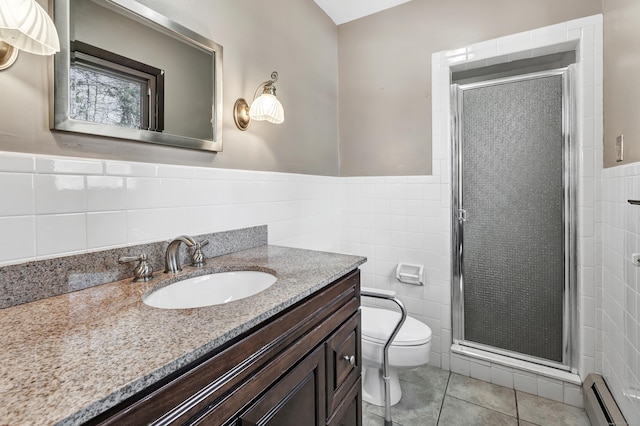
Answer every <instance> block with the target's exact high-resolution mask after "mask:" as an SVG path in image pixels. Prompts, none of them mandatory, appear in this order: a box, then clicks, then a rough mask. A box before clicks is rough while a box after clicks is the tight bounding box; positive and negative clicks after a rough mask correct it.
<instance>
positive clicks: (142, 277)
mask: <svg viewBox="0 0 640 426" xmlns="http://www.w3.org/2000/svg"><path fill="white" fill-rule="evenodd" d="M129 262H140V263H138V264H137V265H136V267H135V268H134V269H133V282H137V281H145V282H146V281H149V280H150V279H151V278H152V276H153V267H152V266H151V264H150V263H149V262H147V254H146V253H140V255H139V256H122V257H121V258H120V259H118V263H129Z"/></svg>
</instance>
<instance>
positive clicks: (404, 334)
mask: <svg viewBox="0 0 640 426" xmlns="http://www.w3.org/2000/svg"><path fill="white" fill-rule="evenodd" d="M360 312H361V314H362V338H363V339H365V340H368V341H370V342H375V343H380V344H383V345H384V344H385V343H386V342H387V339H389V336H391V333H393V329H394V328H395V327H396V325H397V324H398V321H400V313H399V312H395V311H390V310H387V309H380V308H371V307H368V306H362V307H360ZM430 341H431V329H430V328H429V327H428V326H427V325H426V324H424V323H422V322H420V321H418V320H417V319H415V318H411V317H410V316H407V319H406V320H405V321H404V324H402V328H400V331H399V332H398V334H397V335H396V338H395V339H393V345H395V346H417V345H424V344H425V343H429V342H430Z"/></svg>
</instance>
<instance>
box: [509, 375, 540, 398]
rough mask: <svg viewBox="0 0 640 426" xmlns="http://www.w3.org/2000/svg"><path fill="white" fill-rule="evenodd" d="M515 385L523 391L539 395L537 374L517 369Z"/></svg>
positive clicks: (516, 388) (515, 387)
mask: <svg viewBox="0 0 640 426" xmlns="http://www.w3.org/2000/svg"><path fill="white" fill-rule="evenodd" d="M513 387H514V389H515V390H519V391H521V392H526V393H530V394H532V395H538V378H537V376H536V375H535V374H531V373H527V372H524V371H520V370H516V371H514V372H513Z"/></svg>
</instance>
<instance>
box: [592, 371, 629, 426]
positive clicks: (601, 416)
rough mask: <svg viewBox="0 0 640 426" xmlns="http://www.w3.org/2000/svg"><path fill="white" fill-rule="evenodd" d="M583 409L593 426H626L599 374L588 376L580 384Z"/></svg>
mask: <svg viewBox="0 0 640 426" xmlns="http://www.w3.org/2000/svg"><path fill="white" fill-rule="evenodd" d="M582 392H583V395H584V409H585V411H586V412H587V415H588V416H589V420H590V421H591V424H592V425H593V426H608V425H615V426H628V424H627V422H626V420H625V419H624V416H623V415H622V412H621V411H620V408H618V404H616V401H615V400H614V399H613V396H611V392H609V388H608V387H607V384H606V383H605V382H604V379H603V378H602V376H601V375H599V374H589V375H588V376H587V378H586V380H585V381H584V383H583V384H582Z"/></svg>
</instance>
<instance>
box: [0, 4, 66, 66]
mask: <svg viewBox="0 0 640 426" xmlns="http://www.w3.org/2000/svg"><path fill="white" fill-rule="evenodd" d="M20 50H24V51H25V52H29V53H35V54H36V55H53V54H54V53H56V52H59V51H60V41H59V40H58V33H57V31H56V27H55V25H54V24H53V21H52V20H51V18H50V17H49V15H48V14H47V12H46V11H45V10H44V9H43V8H42V7H41V6H40V5H39V4H38V3H36V1H35V0H0V70H4V69H7V68H9V67H10V66H11V65H13V63H14V62H15V61H16V59H17V58H18V51H20Z"/></svg>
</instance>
